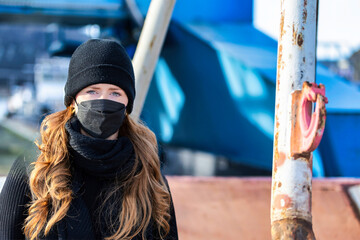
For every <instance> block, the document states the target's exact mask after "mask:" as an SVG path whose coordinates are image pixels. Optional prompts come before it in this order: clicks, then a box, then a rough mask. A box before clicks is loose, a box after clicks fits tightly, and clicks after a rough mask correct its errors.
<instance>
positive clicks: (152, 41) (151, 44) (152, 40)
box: [150, 35, 156, 48]
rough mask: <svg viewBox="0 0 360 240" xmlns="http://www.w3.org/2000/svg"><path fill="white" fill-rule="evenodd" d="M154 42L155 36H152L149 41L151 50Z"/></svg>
mask: <svg viewBox="0 0 360 240" xmlns="http://www.w3.org/2000/svg"><path fill="white" fill-rule="evenodd" d="M155 40H156V35H154V36H153V38H152V39H151V42H150V48H153V46H154V43H155Z"/></svg>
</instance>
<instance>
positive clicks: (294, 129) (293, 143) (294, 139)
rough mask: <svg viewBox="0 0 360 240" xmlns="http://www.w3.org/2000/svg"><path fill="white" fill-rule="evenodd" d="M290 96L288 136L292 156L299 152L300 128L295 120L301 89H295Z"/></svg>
mask: <svg viewBox="0 0 360 240" xmlns="http://www.w3.org/2000/svg"><path fill="white" fill-rule="evenodd" d="M291 96H292V108H291V119H292V124H291V137H290V155H291V156H292V157H294V154H296V153H299V148H300V144H301V142H300V141H301V129H300V124H299V123H298V121H297V116H298V114H299V113H298V102H299V101H300V99H301V91H300V90H296V91H294V93H293V94H292V95H291Z"/></svg>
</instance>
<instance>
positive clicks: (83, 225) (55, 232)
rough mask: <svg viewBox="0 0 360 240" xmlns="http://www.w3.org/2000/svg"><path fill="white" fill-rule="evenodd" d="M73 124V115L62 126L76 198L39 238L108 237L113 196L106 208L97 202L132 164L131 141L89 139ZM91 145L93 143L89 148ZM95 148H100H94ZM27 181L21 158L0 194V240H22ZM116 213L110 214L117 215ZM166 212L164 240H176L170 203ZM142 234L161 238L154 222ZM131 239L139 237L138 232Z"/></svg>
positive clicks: (74, 121) (28, 200) (29, 194)
mask: <svg viewBox="0 0 360 240" xmlns="http://www.w3.org/2000/svg"><path fill="white" fill-rule="evenodd" d="M77 124H78V123H77V121H76V119H75V120H74V119H72V121H70V122H69V123H68V124H67V126H66V129H67V131H68V133H69V144H70V147H69V152H70V162H71V166H72V167H71V172H72V179H71V184H72V185H71V188H72V191H73V194H74V198H73V200H72V202H71V205H70V208H69V210H68V212H67V215H66V216H65V217H64V218H63V219H62V220H61V221H60V222H58V223H57V224H56V225H55V226H54V227H53V228H52V230H51V232H50V234H49V235H48V236H46V237H44V238H41V239H46V240H47V239H62V240H63V239H64V240H65V239H86V240H91V239H104V238H105V237H108V236H110V234H111V232H110V229H109V228H108V223H109V221H108V220H109V217H111V216H109V215H110V214H109V212H108V211H107V210H108V207H109V205H110V204H112V203H114V201H112V200H113V198H111V199H110V201H107V202H106V203H107V204H105V205H104V208H100V206H101V205H102V204H103V202H104V197H105V195H106V191H107V190H108V189H109V188H111V187H112V186H113V184H114V183H115V180H117V181H121V180H123V179H124V178H126V177H128V176H127V175H128V173H129V171H131V169H132V168H133V166H134V151H133V147H132V144H131V142H130V140H129V139H127V138H124V137H120V138H119V139H118V140H113V141H109V140H102V139H93V138H88V137H86V136H83V135H81V134H80V133H79V128H78V125H77ZM78 134H80V135H81V136H80V135H79V136H78ZM99 141H101V143H100V142H99ZM99 144H101V145H102V147H99V146H101V145H99ZM89 146H91V147H90V148H88V147H89ZM96 148H99V149H100V150H99V151H97V150H96ZM86 149H88V150H86ZM116 149H118V150H120V152H121V153H119V152H118V151H116ZM103 150H105V151H103ZM89 159H91V160H89ZM114 159H117V161H115V160H114ZM86 163H87V164H86ZM114 173H115V174H114ZM164 179H165V178H164ZM28 181H29V176H28V173H27V164H26V163H25V161H24V159H22V158H19V159H18V160H16V161H15V163H14V164H13V166H12V168H11V170H10V172H9V174H8V177H7V179H6V182H5V185H4V187H3V190H2V192H1V195H0V240H3V239H4V240H12V239H25V237H24V235H23V231H22V227H23V224H24V220H25V218H26V214H27V207H26V205H27V204H29V203H30V201H31V193H30V189H29V185H28ZM165 181H166V179H165ZM121 194H122V193H121V191H120V192H119V193H118V194H116V195H115V196H113V197H114V198H121V197H122V196H121ZM116 209H119V208H116ZM118 213H119V212H114V213H113V214H111V215H112V217H113V218H115V217H117V216H118V215H117V214H118ZM170 214H171V219H170V222H169V224H170V232H169V234H168V235H167V236H166V238H165V239H167V240H173V239H174V240H175V239H178V236H177V227H176V218H175V212H174V207H173V203H172V201H171V209H170ZM146 238H147V239H149V240H155V239H160V237H159V234H158V232H157V227H155V226H154V225H153V222H151V223H150V225H149V227H148V229H147V230H146ZM134 239H136V240H137V239H142V238H141V234H139V235H138V236H136V237H135V238H134Z"/></svg>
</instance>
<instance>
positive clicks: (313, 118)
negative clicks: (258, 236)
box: [271, 0, 327, 240]
mask: <svg viewBox="0 0 360 240" xmlns="http://www.w3.org/2000/svg"><path fill="white" fill-rule="evenodd" d="M317 5H318V4H317V0H291V1H290V0H281V20H280V36H279V41H278V63H277V84H276V103H275V104H276V107H275V130H274V155H273V177H272V192H271V234H272V239H273V240H274V239H315V235H314V232H313V229H312V215H311V194H312V185H311V181H312V151H313V150H315V148H316V147H317V146H318V144H319V143H320V140H321V137H322V134H323V131H324V127H325V119H326V110H325V103H327V99H326V97H325V87H324V86H323V85H322V84H320V85H319V86H318V85H316V84H315V67H316V33H317V31H316V28H317ZM315 101H316V109H315V112H314V113H313V114H312V115H311V112H312V102H315Z"/></svg>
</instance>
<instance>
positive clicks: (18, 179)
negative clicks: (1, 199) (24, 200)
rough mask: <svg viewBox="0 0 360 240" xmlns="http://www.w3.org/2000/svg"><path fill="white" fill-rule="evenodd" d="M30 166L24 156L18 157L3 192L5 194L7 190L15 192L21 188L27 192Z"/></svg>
mask: <svg viewBox="0 0 360 240" xmlns="http://www.w3.org/2000/svg"><path fill="white" fill-rule="evenodd" d="M30 165H31V164H30V162H29V161H28V160H27V159H26V158H25V157H24V156H21V157H18V158H17V159H16V160H15V161H14V163H13V165H12V166H11V168H10V171H9V173H8V175H7V177H6V180H5V183H4V186H3V188H2V191H1V192H2V193H3V192H4V191H5V190H7V191H14V190H15V189H18V188H19V187H21V189H23V190H24V191H27V190H28V189H29V187H28V183H29V175H30Z"/></svg>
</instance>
